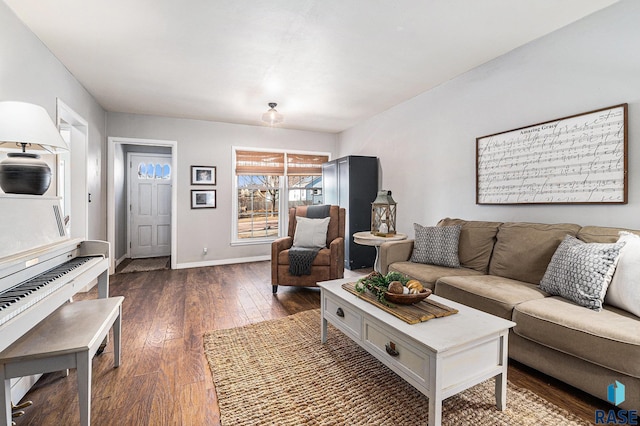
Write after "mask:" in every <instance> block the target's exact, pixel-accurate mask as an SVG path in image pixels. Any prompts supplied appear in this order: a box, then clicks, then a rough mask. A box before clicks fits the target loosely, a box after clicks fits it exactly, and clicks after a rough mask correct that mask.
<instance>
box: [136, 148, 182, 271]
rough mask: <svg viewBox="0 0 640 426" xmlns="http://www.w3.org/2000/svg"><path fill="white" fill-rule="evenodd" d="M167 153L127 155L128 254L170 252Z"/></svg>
mask: <svg viewBox="0 0 640 426" xmlns="http://www.w3.org/2000/svg"><path fill="white" fill-rule="evenodd" d="M170 163H171V155H166V154H144V153H137V152H129V153H128V154H127V164H128V165H129V167H128V169H127V170H128V174H127V175H128V177H127V181H128V183H129V185H128V186H129V191H128V193H129V196H128V198H129V210H128V216H129V220H128V223H129V257H130V258H131V259H139V258H144V257H160V256H169V255H171V180H172V177H173V176H172V174H173V173H172V169H171V164H170Z"/></svg>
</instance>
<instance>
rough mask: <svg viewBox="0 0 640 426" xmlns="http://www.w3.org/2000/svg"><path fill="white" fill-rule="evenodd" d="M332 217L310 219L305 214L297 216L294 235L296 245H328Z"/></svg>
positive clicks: (321, 246)
mask: <svg viewBox="0 0 640 426" xmlns="http://www.w3.org/2000/svg"><path fill="white" fill-rule="evenodd" d="M330 220H331V218H330V217H325V218H323V219H309V218H308V217H304V216H296V232H295V234H294V235H293V246H294V247H319V248H323V247H326V246H327V229H328V228H329V221H330Z"/></svg>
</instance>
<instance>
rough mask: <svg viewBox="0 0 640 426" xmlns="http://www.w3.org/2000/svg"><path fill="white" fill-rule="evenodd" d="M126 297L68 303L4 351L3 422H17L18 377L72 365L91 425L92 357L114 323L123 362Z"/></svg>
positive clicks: (0, 360) (0, 359)
mask: <svg viewBox="0 0 640 426" xmlns="http://www.w3.org/2000/svg"><path fill="white" fill-rule="evenodd" d="M123 300H124V297H122V296H118V297H111V298H106V299H94V300H84V301H81V302H74V303H67V304H65V305H62V306H61V307H60V308H58V310H56V311H55V312H53V313H52V314H51V315H49V316H48V317H46V318H45V319H44V320H42V321H41V322H40V323H39V324H38V325H36V326H35V327H34V328H32V329H31V330H30V331H29V332H27V333H26V334H25V335H24V336H22V337H21V338H20V339H18V340H17V341H15V342H14V343H13V344H12V345H11V346H9V347H8V348H6V349H5V350H4V351H3V352H0V385H1V386H0V410H2V411H0V413H2V416H1V417H0V425H10V424H11V389H10V383H11V379H12V378H15V377H22V376H28V375H31V374H38V373H50V372H54V371H61V370H66V369H69V368H76V369H77V375H78V402H79V405H80V424H81V425H83V426H85V425H86V426H88V425H89V424H90V421H91V360H92V359H93V356H94V355H95V354H96V352H97V351H98V349H99V347H100V345H101V344H102V341H103V340H104V339H105V338H106V337H107V336H108V334H109V329H110V328H111V327H112V326H113V353H114V366H115V367H118V366H119V365H120V330H121V314H122V301H123ZM17 402H18V401H16V403H17Z"/></svg>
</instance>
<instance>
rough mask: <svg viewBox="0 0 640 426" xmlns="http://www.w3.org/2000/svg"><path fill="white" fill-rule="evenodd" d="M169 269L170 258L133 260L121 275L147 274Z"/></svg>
mask: <svg viewBox="0 0 640 426" xmlns="http://www.w3.org/2000/svg"><path fill="white" fill-rule="evenodd" d="M168 268H169V256H166V257H148V258H146V259H133V260H132V261H131V262H130V263H129V264H128V265H127V266H125V267H124V268H123V269H122V271H120V273H121V274H126V273H129V272H145V271H158V270H160V269H168Z"/></svg>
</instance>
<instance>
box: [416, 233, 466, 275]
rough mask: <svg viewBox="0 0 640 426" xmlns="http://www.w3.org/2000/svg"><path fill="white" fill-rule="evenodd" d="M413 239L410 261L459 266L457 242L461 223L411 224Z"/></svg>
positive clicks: (452, 266)
mask: <svg viewBox="0 0 640 426" xmlns="http://www.w3.org/2000/svg"><path fill="white" fill-rule="evenodd" d="M413 229H414V231H415V234H416V236H415V241H414V242H413V253H412V254H411V261H412V262H415V263H428V264H430V265H439V266H448V267H450V268H459V267H460V259H459V258H458V242H459V240H460V230H461V229H462V225H452V226H422V225H419V224H417V223H414V224H413Z"/></svg>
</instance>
